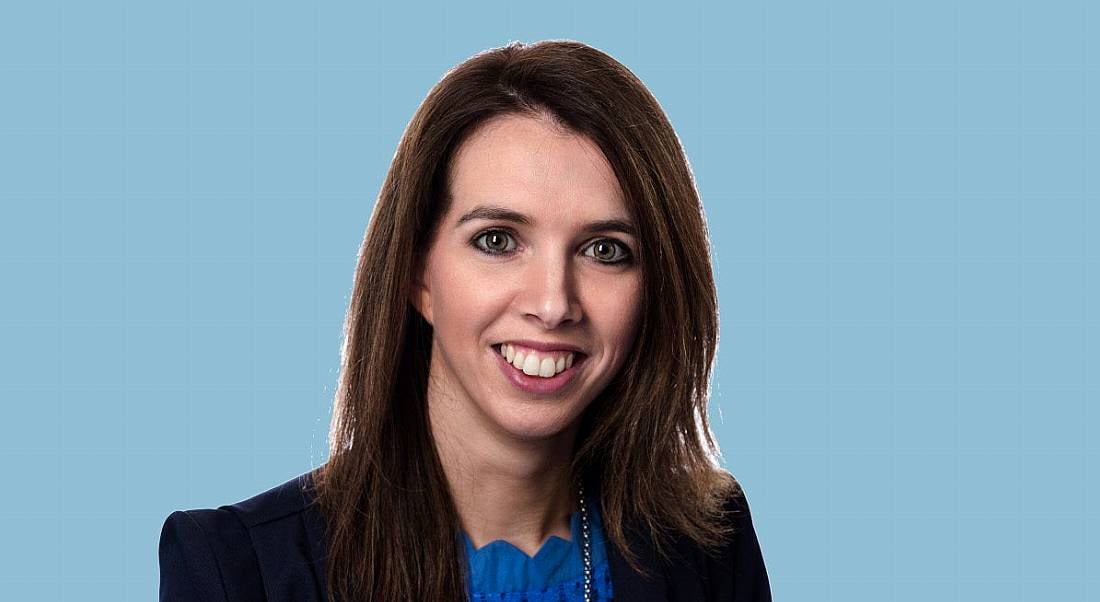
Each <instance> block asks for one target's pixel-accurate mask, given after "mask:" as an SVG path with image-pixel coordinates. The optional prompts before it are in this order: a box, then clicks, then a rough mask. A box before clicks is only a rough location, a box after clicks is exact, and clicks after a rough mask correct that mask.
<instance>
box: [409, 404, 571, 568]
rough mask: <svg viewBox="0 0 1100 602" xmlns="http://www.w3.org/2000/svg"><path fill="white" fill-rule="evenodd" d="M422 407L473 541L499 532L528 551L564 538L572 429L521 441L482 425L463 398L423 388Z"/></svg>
mask: <svg viewBox="0 0 1100 602" xmlns="http://www.w3.org/2000/svg"><path fill="white" fill-rule="evenodd" d="M428 414H429V419H430V421H431V429H432V436H433V438H434V440H435V446H436V450H437V452H438V454H439V458H440V461H441V463H442V465H443V470H444V473H445V474H446V476H447V481H448V485H449V486H450V489H451V495H452V498H453V499H454V503H455V507H456V510H457V512H458V515H459V520H460V521H461V523H462V528H463V530H464V531H465V532H466V535H467V536H468V537H469V538H470V541H471V542H472V543H473V545H474V548H475V549H477V548H481V547H482V546H484V545H486V544H488V543H489V542H491V541H494V540H498V539H503V540H505V541H507V542H509V543H511V544H512V545H514V546H516V547H517V548H519V549H520V550H522V551H523V552H524V553H526V554H527V555H528V556H534V555H535V554H536V553H537V552H538V550H539V549H540V548H541V547H542V544H543V543H545V541H546V540H547V539H548V538H549V537H550V536H551V535H557V536H559V537H561V538H562V539H566V540H570V539H571V538H572V533H571V531H570V523H569V516H570V514H571V513H572V512H573V511H574V506H575V498H576V492H575V491H574V489H575V486H574V483H573V482H572V479H571V474H570V462H571V459H572V449H573V441H574V438H575V435H576V428H575V427H571V428H569V429H567V431H565V432H562V433H560V434H558V435H555V436H553V437H549V438H545V439H538V440H526V439H517V438H515V437H511V436H509V435H507V434H506V433H501V432H499V431H498V430H494V429H493V428H491V427H489V426H488V425H486V424H484V422H485V421H484V419H479V418H480V417H479V416H477V414H476V412H472V411H470V410H469V404H463V403H458V402H457V401H455V400H453V399H447V398H444V397H441V396H438V395H432V394H429V396H428Z"/></svg>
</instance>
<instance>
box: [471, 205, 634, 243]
mask: <svg viewBox="0 0 1100 602" xmlns="http://www.w3.org/2000/svg"><path fill="white" fill-rule="evenodd" d="M478 219H483V220H491V221H504V222H513V223H516V224H522V225H530V224H531V219H530V218H528V217H527V216H526V215H524V214H522V213H519V212H517V211H513V210H511V209H508V208H506V207H500V206H496V205H479V206H477V207H474V208H473V209H471V210H470V211H467V212H466V213H465V214H464V215H463V216H462V217H460V218H458V223H456V224H455V227H456V228H457V227H459V226H461V225H462V224H465V223H466V222H470V221H473V220H478ZM584 231H585V232H622V233H623V234H629V235H631V236H636V230H635V228H634V224H632V223H630V222H629V221H627V220H622V219H602V220H597V221H594V222H588V223H587V224H585V225H584Z"/></svg>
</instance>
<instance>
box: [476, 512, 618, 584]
mask: <svg viewBox="0 0 1100 602" xmlns="http://www.w3.org/2000/svg"><path fill="white" fill-rule="evenodd" d="M587 501H588V514H589V516H588V519H589V537H590V542H591V551H592V565H593V567H600V566H601V565H603V564H606V562H607V554H606V550H605V539H604V534H603V526H602V524H601V520H600V513H599V510H598V509H597V506H598V505H599V504H598V503H596V501H595V500H591V499H589V500H587ZM569 530H570V537H571V540H566V539H564V538H562V537H559V536H557V535H551V536H550V537H549V538H548V539H547V540H546V541H545V542H543V544H542V546H541V547H540V548H539V550H538V551H537V552H536V553H535V555H534V556H528V555H527V553H526V552H524V551H523V550H521V549H519V548H518V547H516V546H515V545H514V544H512V543H511V542H509V541H505V540H503V539H496V540H493V541H491V542H489V543H487V544H485V545H484V546H482V547H481V548H477V549H475V548H474V544H473V542H472V541H471V540H470V537H469V536H468V535H467V534H466V532H465V531H462V532H461V535H460V537H461V540H462V545H463V548H464V549H465V551H466V556H467V562H468V566H469V568H470V575H471V579H470V588H471V590H472V591H473V592H479V593H496V592H519V591H529V590H532V589H534V590H545V589H547V588H550V587H552V586H555V585H558V584H562V583H566V582H569V581H572V580H576V579H578V578H579V577H583V575H584V563H583V560H582V558H581V520H580V513H579V512H574V513H573V514H572V515H570V517H569ZM601 572H606V568H605V569H604V571H601Z"/></svg>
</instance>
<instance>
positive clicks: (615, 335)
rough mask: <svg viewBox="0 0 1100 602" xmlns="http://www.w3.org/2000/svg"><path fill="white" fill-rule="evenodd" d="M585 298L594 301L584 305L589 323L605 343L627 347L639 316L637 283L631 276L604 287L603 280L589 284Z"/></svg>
mask: <svg viewBox="0 0 1100 602" xmlns="http://www.w3.org/2000/svg"><path fill="white" fill-rule="evenodd" d="M589 298H590V299H593V300H594V302H592V303H589V304H588V307H589V310H590V314H591V316H592V319H593V322H594V323H595V324H597V325H598V328H599V330H601V331H602V332H603V333H604V336H605V337H606V338H607V341H608V343H610V344H612V345H614V346H615V348H617V349H624V348H626V347H628V346H629V345H630V344H631V343H632V342H633V339H634V335H635V333H636V332H637V328H638V321H639V319H640V315H641V307H642V299H641V284H640V282H639V281H638V280H637V279H632V280H626V281H623V282H621V283H618V284H617V285H616V286H608V285H607V281H606V280H605V281H604V282H603V283H597V284H596V285H595V286H593V287H592V294H591V295H590V296H589Z"/></svg>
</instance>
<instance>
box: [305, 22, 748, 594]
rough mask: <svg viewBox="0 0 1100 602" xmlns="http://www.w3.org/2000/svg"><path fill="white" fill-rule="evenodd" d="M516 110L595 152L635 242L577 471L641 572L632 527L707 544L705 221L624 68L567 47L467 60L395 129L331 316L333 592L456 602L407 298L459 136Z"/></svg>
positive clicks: (668, 541)
mask: <svg viewBox="0 0 1100 602" xmlns="http://www.w3.org/2000/svg"><path fill="white" fill-rule="evenodd" d="M502 115H524V116H531V117H535V118H541V119H546V120H548V121H549V122H551V123H553V124H555V125H556V126H558V127H560V128H562V129H563V130H565V131H568V132H571V133H575V134H580V135H583V136H586V137H587V138H589V139H591V140H592V141H593V142H595V143H596V144H597V145H598V147H599V148H600V149H601V150H602V152H603V154H604V155H605V156H606V158H607V160H608V162H609V163H610V165H611V167H612V168H613V170H614V173H615V175H616V177H617V178H618V183H619V185H620V187H621V190H622V193H623V198H624V200H625V203H626V206H627V208H628V211H629V213H630V216H631V218H632V220H633V221H634V224H635V227H636V228H637V232H638V237H639V240H640V241H641V243H642V244H641V245H640V252H639V253H638V255H639V257H638V260H639V263H640V265H641V273H642V280H643V287H642V290H643V293H642V295H643V299H642V310H641V314H640V318H639V319H640V322H639V324H638V328H637V336H636V339H635V343H634V346H633V348H632V349H631V350H630V353H629V355H628V357H627V359H626V360H625V363H624V364H623V366H622V368H621V369H620V371H619V373H618V374H616V375H615V377H614V378H613V379H612V380H611V381H610V382H609V384H608V385H607V387H606V388H605V389H604V390H603V391H601V392H600V393H599V394H598V395H597V396H596V397H595V398H594V399H593V400H592V402H591V403H590V405H589V406H588V407H587V408H586V409H585V411H584V413H583V414H582V415H581V417H580V424H579V428H578V432H577V440H576V444H575V448H574V454H573V461H572V467H571V468H572V473H573V476H574V477H575V478H580V479H584V480H585V481H586V482H591V483H596V484H598V487H597V488H595V489H594V490H595V491H598V492H599V500H598V503H599V504H600V509H601V515H602V519H603V524H604V530H605V532H606V534H607V537H608V543H609V545H612V546H615V548H616V549H617V550H618V551H619V552H620V553H621V554H622V555H623V557H624V558H625V559H626V560H627V562H628V563H630V565H631V567H632V568H633V569H634V570H636V571H638V572H640V573H643V574H645V573H646V571H645V569H644V567H642V566H641V565H640V564H639V561H638V556H637V552H638V551H637V550H632V549H631V548H630V543H629V541H630V538H629V537H628V533H630V532H633V531H639V532H641V533H644V534H646V535H648V536H649V538H650V539H651V540H652V542H653V546H654V551H655V552H656V554H657V555H658V557H662V558H666V557H667V556H668V554H669V552H670V551H671V545H672V541H673V538H674V537H686V538H689V539H690V540H692V541H694V542H696V543H697V544H698V545H700V546H702V547H703V548H704V549H707V550H712V549H715V548H716V547H717V546H718V545H719V544H720V543H721V542H722V541H723V540H724V539H725V538H727V537H728V536H729V535H730V534H731V533H730V527H729V525H728V523H727V522H726V521H725V516H723V511H722V501H723V500H724V499H726V497H727V496H729V495H732V494H735V493H736V492H737V491H738V489H739V486H738V483H737V481H736V479H734V478H733V476H732V475H730V474H729V473H728V472H726V471H725V470H723V469H722V468H721V467H720V466H719V464H718V458H719V450H718V446H717V443H716V441H715V439H714V437H713V434H712V433H711V431H710V426H709V423H708V421H707V411H706V410H707V400H708V398H709V394H710V391H709V389H710V377H711V371H712V367H713V363H714V357H715V353H716V349H717V343H718V305H717V293H716V291H715V286H714V278H713V274H712V269H711V264H710V242H709V237H708V232H707V226H706V220H705V217H704V214H703V210H702V205H701V202H700V199H699V194H698V192H697V190H696V186H695V182H694V178H693V176H692V173H691V168H690V166H689V164H688V161H687V158H686V156H685V154H684V151H683V148H682V146H681V144H680V141H679V139H678V137H677V136H676V133H675V131H674V130H673V128H672V125H671V123H670V122H669V120H668V118H667V117H666V115H665V114H664V112H663V111H662V109H661V107H660V105H659V104H658V102H657V101H656V99H655V98H654V97H653V96H652V94H650V92H649V90H648V89H647V88H646V87H645V86H644V85H643V84H642V82H641V81H640V80H639V79H638V78H637V77H636V76H635V75H634V74H633V73H632V72H631V71H630V70H629V69H627V68H626V67H625V66H623V65H622V64H621V63H619V62H618V61H616V60H615V59H614V58H612V57H611V56H609V55H607V54H606V53H604V52H602V51H600V50H597V49H595V48H593V47H591V46H588V45H586V44H583V43H580V42H575V41H562V40H552V41H542V42H537V43H532V44H523V43H520V42H513V43H510V44H508V45H506V46H503V47H500V48H494V49H490V50H487V51H484V52H481V53H478V54H476V55H474V56H473V57H471V58H469V59H467V60H466V61H464V62H462V63H461V64H459V65H457V66H456V67H454V68H453V69H451V70H450V71H448V72H447V73H446V74H445V75H444V77H443V78H442V79H441V80H440V81H439V82H438V83H437V84H436V85H435V86H434V87H433V88H432V89H431V90H430V91H429V93H428V95H427V96H426V98H425V99H424V101H423V103H422V104H421V105H420V107H419V108H418V109H417V111H416V113H415V114H414V115H413V117H412V119H411V121H410V122H409V124H408V126H407V128H406V129H405V132H404V134H403V135H402V137H401V140H400V143H399V145H398V147H397V152H396V153H395V154H394V158H393V161H392V163H391V165H390V168H389V171H388V173H387V175H386V178H385V181H384V183H383V185H382V189H381V191H380V193H379V195H378V198H377V200H376V202H375V205H374V209H373V212H372V214H371V219H370V223H369V225H368V227H367V230H366V234H365V236H364V238H363V242H362V245H361V247H360V250H359V256H358V261H357V265H356V269H355V277H354V283H353V285H352V293H351V297H350V301H349V305H348V310H347V316H346V320H345V322H344V340H343V345H342V348H341V371H340V376H339V384H338V388H337V391H336V395H335V399H334V409H333V416H332V424H331V429H330V433H329V458H328V460H327V462H326V463H325V464H323V465H322V466H320V467H318V468H316V469H315V470H314V471H313V475H312V476H313V487H314V488H315V491H314V494H315V500H316V503H317V504H319V509H320V511H321V513H322V515H323V516H324V518H325V524H326V531H327V535H326V537H327V542H326V554H327V555H326V558H325V566H326V576H327V582H328V592H327V593H328V596H329V599H330V600H463V599H465V598H466V579H467V575H466V571H465V566H466V564H465V558H464V557H463V556H462V553H463V552H462V549H461V548H460V547H459V546H458V545H457V543H456V542H457V540H456V535H457V533H458V532H459V529H460V525H459V519H458V514H457V511H456V509H455V506H454V503H453V500H452V497H451V493H450V489H449V486H448V483H447V480H446V477H445V475H444V472H443V468H442V463H441V462H440V458H439V456H438V454H437V450H436V447H435V445H434V443H433V439H432V433H431V429H430V427H429V421H428V412H427V397H426V392H427V381H428V367H429V364H430V361H431V347H432V345H431V343H432V327H431V325H429V324H428V323H427V322H426V321H425V320H424V318H423V317H422V316H421V315H420V314H419V313H418V312H417V311H416V309H415V307H414V306H413V305H412V304H411V301H410V299H411V296H410V295H411V291H412V290H413V286H414V281H415V277H416V275H417V274H418V273H419V270H420V269H421V268H422V265H423V263H422V262H423V259H424V258H423V256H424V255H426V252H427V249H428V248H429V245H430V244H431V241H432V240H433V239H434V236H435V232H436V229H437V228H438V226H439V220H440V219H441V217H442V216H443V215H444V214H446V212H447V208H448V203H449V202H450V200H449V178H450V171H449V168H450V163H451V160H452V157H454V155H455V151H456V149H457V147H458V146H459V145H460V144H461V143H462V142H463V141H464V140H465V139H467V138H468V137H469V136H470V134H471V133H472V132H473V131H474V130H475V129H476V128H478V126H479V125H481V124H484V123H485V122H486V121H487V120H488V119H491V118H493V117H497V116H502Z"/></svg>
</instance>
